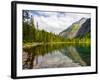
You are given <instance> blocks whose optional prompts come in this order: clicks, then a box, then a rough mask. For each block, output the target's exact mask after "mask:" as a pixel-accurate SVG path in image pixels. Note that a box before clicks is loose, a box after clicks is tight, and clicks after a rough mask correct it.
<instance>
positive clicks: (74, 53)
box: [23, 44, 91, 69]
mask: <svg viewBox="0 0 100 80" xmlns="http://www.w3.org/2000/svg"><path fill="white" fill-rule="evenodd" d="M90 51H91V50H90V46H89V45H76V44H75V45H70V44H49V45H38V46H35V47H31V48H24V49H23V69H40V68H61V67H78V66H90V65H91V64H90V63H91V62H90V56H91V55H90Z"/></svg>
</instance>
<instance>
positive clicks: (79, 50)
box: [61, 46, 91, 66]
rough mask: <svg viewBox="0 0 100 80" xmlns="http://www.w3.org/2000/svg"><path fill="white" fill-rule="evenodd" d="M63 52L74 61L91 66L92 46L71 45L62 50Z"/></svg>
mask: <svg viewBox="0 0 100 80" xmlns="http://www.w3.org/2000/svg"><path fill="white" fill-rule="evenodd" d="M61 52H62V53H63V54H64V55H66V56H69V57H70V58H71V59H72V60H73V61H75V62H76V63H79V64H80V65H82V66H90V65H91V63H90V48H89V47H82V46H80V47H74V46H69V47H66V48H64V49H62V50H61Z"/></svg>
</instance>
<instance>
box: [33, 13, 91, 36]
mask: <svg viewBox="0 0 100 80" xmlns="http://www.w3.org/2000/svg"><path fill="white" fill-rule="evenodd" d="M37 13H38V15H37V14H34V15H33V16H34V20H35V24H36V22H38V25H39V29H44V30H46V31H48V32H53V33H56V34H59V32H61V31H63V30H64V29H67V28H68V27H69V26H70V25H71V24H72V23H74V22H76V21H78V20H80V19H81V18H82V17H86V18H90V16H91V15H90V14H78V13H61V12H40V11H37Z"/></svg>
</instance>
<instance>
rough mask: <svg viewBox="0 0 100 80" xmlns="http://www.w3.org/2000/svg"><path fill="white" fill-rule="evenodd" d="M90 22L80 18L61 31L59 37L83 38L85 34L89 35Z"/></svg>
mask: <svg viewBox="0 0 100 80" xmlns="http://www.w3.org/2000/svg"><path fill="white" fill-rule="evenodd" d="M90 22H91V19H90V18H89V19H86V18H82V19H80V20H79V21H77V22H75V23H73V24H72V25H71V26H70V27H69V28H67V29H66V30H64V31H62V32H61V33H60V34H59V35H60V36H63V37H64V38H70V39H71V38H75V37H83V36H85V35H86V34H90V26H91V25H90Z"/></svg>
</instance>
